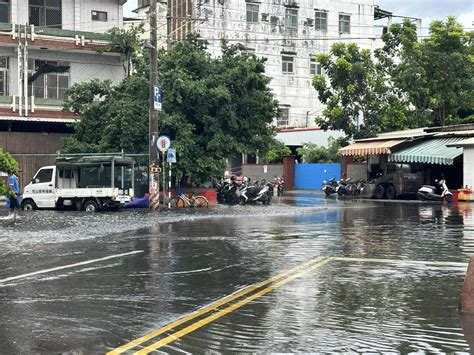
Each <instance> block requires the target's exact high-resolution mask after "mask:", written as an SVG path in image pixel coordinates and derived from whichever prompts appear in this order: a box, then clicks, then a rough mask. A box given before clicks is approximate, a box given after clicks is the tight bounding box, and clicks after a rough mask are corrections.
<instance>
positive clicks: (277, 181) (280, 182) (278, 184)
mask: <svg viewBox="0 0 474 355" xmlns="http://www.w3.org/2000/svg"><path fill="white" fill-rule="evenodd" d="M284 186H285V180H284V179H283V177H278V178H277V177H276V176H275V178H274V179H273V188H272V189H271V190H272V191H271V192H273V189H274V188H276V189H277V196H283V188H284Z"/></svg>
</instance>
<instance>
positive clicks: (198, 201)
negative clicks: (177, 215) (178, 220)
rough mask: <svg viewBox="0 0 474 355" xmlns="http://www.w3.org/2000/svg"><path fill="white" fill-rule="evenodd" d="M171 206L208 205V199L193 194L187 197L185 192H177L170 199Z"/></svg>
mask: <svg viewBox="0 0 474 355" xmlns="http://www.w3.org/2000/svg"><path fill="white" fill-rule="evenodd" d="M170 204H171V207H178V208H184V207H209V201H208V200H207V198H205V197H204V196H202V195H194V193H191V196H190V197H188V196H186V194H179V195H177V196H175V197H173V198H172V199H171V201H170Z"/></svg>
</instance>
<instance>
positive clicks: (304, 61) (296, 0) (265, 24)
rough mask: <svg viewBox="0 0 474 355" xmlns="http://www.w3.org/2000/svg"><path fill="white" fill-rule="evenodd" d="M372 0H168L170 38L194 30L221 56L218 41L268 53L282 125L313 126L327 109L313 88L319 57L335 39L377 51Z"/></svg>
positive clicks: (267, 68)
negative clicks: (225, 41)
mask: <svg viewBox="0 0 474 355" xmlns="http://www.w3.org/2000/svg"><path fill="white" fill-rule="evenodd" d="M375 9H376V6H375V5H374V0H258V1H257V0H246V1H242V0H195V1H191V0H186V1H182V0H181V1H179V0H170V1H169V2H168V11H169V14H170V30H171V33H170V36H171V38H172V39H174V40H180V39H182V38H184V37H185V35H186V34H187V33H188V32H189V31H191V30H193V31H196V32H199V33H200V34H201V36H202V37H203V38H204V39H207V40H208V41H209V42H210V45H209V51H210V52H211V53H212V54H213V55H215V56H218V55H220V40H221V39H222V38H225V39H227V40H228V41H229V42H231V43H235V42H240V43H242V44H244V45H245V46H246V48H247V51H248V52H249V53H253V54H255V55H256V56H258V57H266V58H267V63H266V73H267V75H268V76H270V77H271V78H272V82H271V84H270V87H271V89H272V90H273V92H274V94H275V96H276V98H277V99H278V101H279V102H280V105H281V109H282V116H281V118H280V119H278V121H277V122H275V123H276V124H277V125H278V126H279V127H282V128H289V127H292V128H311V127H315V125H316V124H315V123H314V118H315V117H316V116H317V115H318V114H320V113H321V112H322V110H323V106H322V105H321V103H320V102H319V100H318V98H317V94H316V92H315V90H314V89H313V87H312V78H313V76H314V75H315V74H321V73H322V69H321V66H320V64H319V63H318V62H317V61H316V55H318V54H320V53H327V52H328V51H329V50H330V47H331V45H332V44H333V43H336V42H341V41H343V42H355V43H357V44H358V45H359V46H361V47H363V48H369V49H373V48H374V46H375V43H376V38H377V37H379V36H375V35H374V12H375Z"/></svg>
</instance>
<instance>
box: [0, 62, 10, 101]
mask: <svg viewBox="0 0 474 355" xmlns="http://www.w3.org/2000/svg"><path fill="white" fill-rule="evenodd" d="M0 96H8V58H5V57H0Z"/></svg>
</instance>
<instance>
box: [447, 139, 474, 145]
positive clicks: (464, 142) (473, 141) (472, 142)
mask: <svg viewBox="0 0 474 355" xmlns="http://www.w3.org/2000/svg"><path fill="white" fill-rule="evenodd" d="M471 145H474V138H468V139H464V140H462V141H459V142H457V143H452V144H448V147H469V146H471Z"/></svg>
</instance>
